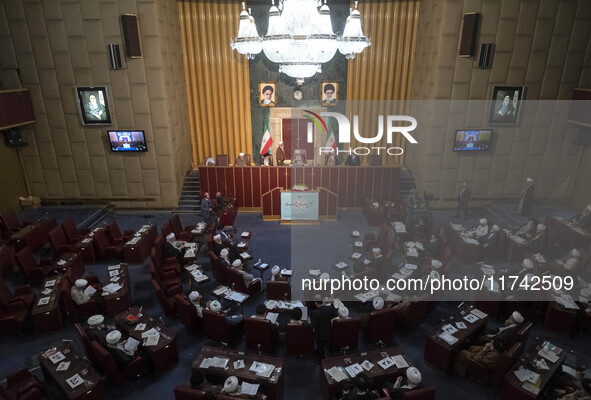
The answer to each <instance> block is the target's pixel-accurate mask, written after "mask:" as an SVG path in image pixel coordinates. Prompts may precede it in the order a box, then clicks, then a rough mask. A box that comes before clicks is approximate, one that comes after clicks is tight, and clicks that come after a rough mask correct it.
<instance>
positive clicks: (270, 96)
mask: <svg viewBox="0 0 591 400" xmlns="http://www.w3.org/2000/svg"><path fill="white" fill-rule="evenodd" d="M276 92H277V82H259V104H260V105H261V106H265V107H274V106H275V104H276V103H277V100H276Z"/></svg>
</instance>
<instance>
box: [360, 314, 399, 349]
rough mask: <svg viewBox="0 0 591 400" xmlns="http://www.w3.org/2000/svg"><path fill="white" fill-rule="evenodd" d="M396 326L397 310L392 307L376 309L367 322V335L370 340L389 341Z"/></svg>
mask: <svg viewBox="0 0 591 400" xmlns="http://www.w3.org/2000/svg"><path fill="white" fill-rule="evenodd" d="M395 327H396V312H395V310H394V309H392V308H386V309H383V310H379V311H374V312H372V313H371V314H370V317H369V322H368V323H367V336H368V338H369V341H370V342H372V343H373V342H377V341H379V340H381V341H383V342H389V341H390V339H392V335H393V334H394V329H395Z"/></svg>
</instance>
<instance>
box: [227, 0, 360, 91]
mask: <svg viewBox="0 0 591 400" xmlns="http://www.w3.org/2000/svg"><path fill="white" fill-rule="evenodd" d="M318 7H320V9H318ZM249 11H250V12H248V11H246V8H245V4H244V3H242V12H241V13H240V25H239V27H238V36H237V37H236V38H235V39H234V40H232V42H231V44H230V45H231V46H232V49H234V50H237V51H238V52H239V53H240V54H244V55H246V58H247V59H253V58H254V56H255V54H259V53H260V52H261V51H263V52H264V53H265V56H267V58H268V59H269V60H271V61H272V62H274V63H277V64H279V72H283V73H284V74H286V75H289V76H291V77H293V78H298V79H300V80H301V79H303V78H309V77H311V76H314V74H316V73H317V72H322V65H321V64H323V63H325V62H328V61H330V60H331V59H332V58H333V57H334V55H335V54H336V52H337V50H338V51H340V52H341V53H342V54H344V55H345V56H346V57H347V58H355V55H356V54H358V53H361V52H362V51H363V50H364V49H365V48H366V47H367V46H369V45H371V42H370V40H369V39H368V38H367V37H366V36H364V35H363V31H362V30H361V14H360V13H359V11H358V10H357V1H356V2H355V9H352V10H350V14H349V17H347V22H346V24H345V29H344V30H343V34H342V35H336V34H335V33H334V32H333V31H332V22H331V20H330V10H329V8H328V6H327V5H326V0H324V4H322V3H321V1H320V0H279V6H278V7H276V6H275V0H272V6H271V8H270V9H269V24H268V26H269V28H268V30H267V34H266V35H264V36H262V37H261V36H259V34H258V32H257V28H256V25H255V21H254V18H253V17H252V15H251V13H252V11H251V10H249Z"/></svg>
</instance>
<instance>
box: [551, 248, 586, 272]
mask: <svg viewBox="0 0 591 400" xmlns="http://www.w3.org/2000/svg"><path fill="white" fill-rule="evenodd" d="M580 257H581V253H579V250H577V249H572V250H571V251H569V253H568V254H567V255H566V256H564V257H563V258H562V259H560V260H556V262H557V263H558V264H560V265H561V266H562V271H563V272H565V273H567V274H574V273H576V272H577V270H578V269H579V265H580V260H579V259H580Z"/></svg>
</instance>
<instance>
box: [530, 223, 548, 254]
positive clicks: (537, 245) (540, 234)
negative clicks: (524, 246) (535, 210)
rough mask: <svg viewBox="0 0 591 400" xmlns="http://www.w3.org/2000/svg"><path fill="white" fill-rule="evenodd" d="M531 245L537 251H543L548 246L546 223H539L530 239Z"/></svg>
mask: <svg viewBox="0 0 591 400" xmlns="http://www.w3.org/2000/svg"><path fill="white" fill-rule="evenodd" d="M529 245H530V246H531V247H532V249H533V250H535V251H536V252H537V253H541V252H542V251H543V250H544V249H545V248H546V225H544V224H538V227H537V229H536V234H535V235H534V237H533V238H532V239H531V240H530V241H529Z"/></svg>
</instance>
